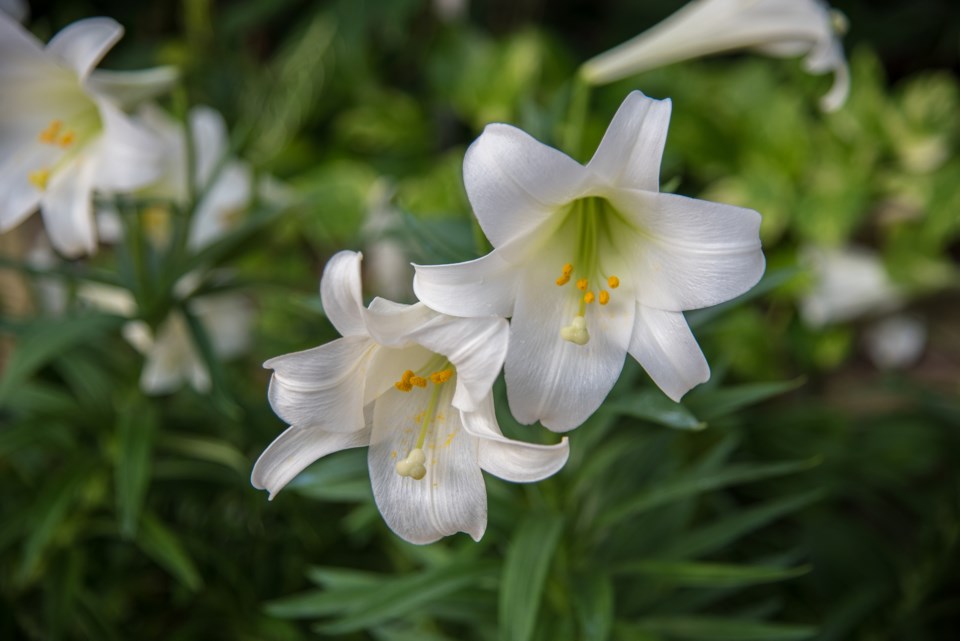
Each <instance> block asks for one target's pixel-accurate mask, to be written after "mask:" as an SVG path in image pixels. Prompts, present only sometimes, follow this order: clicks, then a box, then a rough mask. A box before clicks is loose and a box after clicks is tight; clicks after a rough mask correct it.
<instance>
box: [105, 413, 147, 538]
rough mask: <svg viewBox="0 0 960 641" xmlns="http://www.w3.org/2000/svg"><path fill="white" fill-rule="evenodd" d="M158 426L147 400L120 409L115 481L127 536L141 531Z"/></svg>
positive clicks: (129, 536) (123, 534)
mask: <svg viewBox="0 0 960 641" xmlns="http://www.w3.org/2000/svg"><path fill="white" fill-rule="evenodd" d="M156 428H157V416H156V412H155V411H154V410H153V408H152V407H151V406H150V405H147V404H146V403H142V402H134V403H131V404H130V405H128V406H127V407H126V408H123V410H122V411H120V412H119V421H118V423H117V454H116V457H117V459H116V465H115V469H116V471H115V473H114V482H115V485H116V497H117V513H118V515H119V518H120V534H121V535H122V536H123V537H124V538H132V537H133V536H134V535H135V534H136V532H137V524H138V522H139V519H140V512H141V509H142V507H143V499H144V497H145V496H146V493H147V485H148V481H149V479H150V453H151V451H152V450H153V441H154V435H155V434H156Z"/></svg>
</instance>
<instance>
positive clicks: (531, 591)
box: [499, 513, 563, 641]
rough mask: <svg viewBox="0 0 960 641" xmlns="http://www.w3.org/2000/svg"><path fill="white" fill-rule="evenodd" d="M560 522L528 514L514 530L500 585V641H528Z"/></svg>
mask: <svg viewBox="0 0 960 641" xmlns="http://www.w3.org/2000/svg"><path fill="white" fill-rule="evenodd" d="M562 529H563V520H562V519H561V518H560V516H558V515H555V514H544V513H538V514H531V515H529V516H527V517H526V518H524V519H523V520H522V521H521V522H520V525H519V527H517V529H516V531H515V533H514V536H513V540H512V541H511V542H510V547H509V549H508V550H507V555H506V558H505V559H504V566H503V578H502V580H501V585H500V606H499V611H500V638H501V639H502V640H503V641H529V639H530V638H531V637H532V636H533V631H534V630H535V629H536V622H537V613H538V612H539V610H540V600H541V598H542V596H543V587H544V583H545V581H546V578H547V570H549V568H550V561H551V560H552V559H553V553H554V550H555V549H556V547H557V543H558V541H559V540H560V533H561V531H562Z"/></svg>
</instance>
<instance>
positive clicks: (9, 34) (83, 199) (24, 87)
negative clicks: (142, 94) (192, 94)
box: [0, 12, 159, 256]
mask: <svg viewBox="0 0 960 641" xmlns="http://www.w3.org/2000/svg"><path fill="white" fill-rule="evenodd" d="M122 33H123V28H122V27H121V26H120V25H119V24H117V23H116V22H115V21H113V20H111V19H109V18H91V19H88V20H81V21H79V22H75V23H73V24H72V25H70V26H68V27H66V28H65V29H63V30H62V31H60V32H59V33H58V34H57V35H56V36H54V37H53V39H52V40H51V41H50V42H49V43H48V44H47V45H46V46H44V45H42V44H41V43H40V42H39V41H37V40H36V38H34V37H33V36H32V35H31V34H30V33H29V32H27V31H26V30H25V29H24V28H23V27H21V26H20V25H19V24H18V23H17V22H15V21H14V20H13V19H11V18H10V17H9V16H8V15H7V14H5V13H2V12H0V82H2V83H3V86H4V89H3V92H2V93H0V231H7V230H9V229H11V228H12V227H14V226H16V225H18V224H19V223H20V222H22V221H23V220H24V219H25V218H26V217H27V216H29V215H30V214H31V213H32V212H33V211H35V210H36V209H37V208H39V209H40V211H41V213H42V214H43V219H44V223H45V225H46V229H47V233H48V235H49V236H50V241H51V242H52V244H53V246H54V247H55V248H56V249H57V250H58V251H60V252H61V253H63V254H65V255H67V256H76V255H79V254H81V253H84V252H92V251H94V249H95V248H96V242H97V238H96V228H95V225H94V218H93V212H92V206H93V205H92V194H93V192H94V190H101V191H106V192H125V191H129V190H131V189H134V188H137V187H140V186H142V185H145V184H147V183H149V182H150V181H152V180H153V179H154V178H156V177H157V175H158V170H159V168H158V158H157V154H156V141H155V139H154V137H153V136H151V135H150V134H149V133H148V132H147V131H145V130H144V129H143V128H142V127H139V126H137V125H136V124H135V123H133V122H132V121H131V120H130V119H129V118H128V117H127V116H126V114H124V112H123V111H122V110H121V109H120V107H119V106H118V104H117V103H116V102H114V100H113V99H112V98H111V97H110V92H109V91H108V90H107V89H105V88H106V87H108V86H110V87H113V88H114V89H119V87H121V86H123V85H124V82H125V80H124V78H127V81H130V82H132V80H131V77H129V76H120V77H117V76H112V77H111V76H106V77H104V78H103V79H102V81H101V83H100V84H101V87H102V88H101V89H97V88H96V87H94V82H93V80H92V77H91V72H92V71H93V68H94V67H95V66H96V65H97V63H98V62H99V61H100V59H101V58H102V57H103V56H104V55H105V54H106V53H107V51H108V50H109V49H110V48H111V47H112V46H113V45H114V43H116V41H117V40H119V38H120V36H121V34H122ZM148 81H149V79H148ZM146 84H150V83H149V82H147V83H146Z"/></svg>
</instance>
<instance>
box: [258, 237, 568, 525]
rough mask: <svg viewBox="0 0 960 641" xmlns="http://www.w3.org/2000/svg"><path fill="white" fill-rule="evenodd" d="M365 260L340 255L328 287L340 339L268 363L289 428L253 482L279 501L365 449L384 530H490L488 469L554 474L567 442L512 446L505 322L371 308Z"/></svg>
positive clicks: (273, 399) (389, 306)
mask: <svg viewBox="0 0 960 641" xmlns="http://www.w3.org/2000/svg"><path fill="white" fill-rule="evenodd" d="M360 260H361V255H360V254H358V253H354V252H346V251H344V252H340V253H339V254H337V255H335V256H334V257H333V258H331V259H330V262H329V263H328V264H327V267H326V269H325V270H324V274H323V279H322V280H321V283H320V294H321V298H322V300H323V307H324V310H325V311H326V313H327V316H328V318H329V319H330V321H331V322H332V323H333V325H334V326H335V327H336V328H337V329H338V330H339V331H340V333H341V334H342V335H343V338H340V339H338V340H335V341H333V342H331V343H327V344H326V345H322V346H320V347H315V348H313V349H309V350H306V351H303V352H296V353H293V354H287V355H285V356H279V357H277V358H274V359H271V360H269V361H267V362H266V363H264V366H265V367H268V368H271V369H273V370H274V373H273V377H272V378H271V380H270V392H269V397H270V404H271V406H272V407H273V410H274V411H275V412H276V413H277V415H278V416H280V417H281V418H282V419H283V420H284V421H286V422H287V423H289V424H290V425H291V427H290V428H288V429H287V430H286V431H285V432H283V433H282V434H281V435H280V436H279V437H278V438H277V439H276V440H275V441H274V442H273V443H271V444H270V446H269V447H268V448H267V449H266V451H265V452H264V453H263V454H262V455H261V456H260V459H259V460H258V461H257V463H256V465H255V466H254V468H253V474H252V476H251V482H252V483H253V485H254V486H255V487H257V488H260V489H266V490H268V491H269V492H270V496H271V498H272V497H273V496H274V495H275V494H276V493H277V492H279V491H280V490H281V489H282V488H283V487H284V486H285V485H286V484H287V483H288V482H289V481H290V480H291V479H293V478H294V477H295V476H296V475H297V474H299V473H300V472H301V471H302V470H303V469H304V468H305V467H307V466H308V465H309V464H310V463H312V462H314V461H315V460H317V459H319V458H321V457H323V456H326V455H327V454H330V453H332V452H336V451H339V450H343V449H347V448H351V447H363V446H367V445H368V446H369V447H370V450H369V454H368V461H369V467H370V481H371V484H372V486H373V496H374V499H375V500H376V503H377V507H378V508H379V509H380V512H381V513H382V514H383V518H384V520H385V521H386V522H387V525H388V526H390V528H391V529H392V530H393V531H394V532H396V533H397V535H398V536H400V537H402V538H403V539H406V540H407V541H410V542H412V543H430V542H433V541H436V540H437V539H439V538H441V537H444V536H447V535H450V534H454V533H456V532H466V533H468V534H470V536H472V537H473V538H474V539H475V540H479V539H480V537H481V536H483V532H484V530H485V529H486V522H487V496H486V489H485V487H484V481H483V475H482V474H481V469H483V470H486V471H487V472H490V473H491V474H494V475H496V476H499V477H501V478H504V479H507V480H510V481H515V482H531V481H538V480H540V479H543V478H546V477H547V476H550V475H551V474H553V473H554V472H556V471H557V470H559V469H560V468H561V467H562V466H563V464H564V463H565V462H566V460H567V456H568V453H569V452H568V445H567V441H566V439H563V441H562V442H561V443H558V444H556V445H537V444H532V443H523V442H519V441H512V440H510V439H507V438H505V437H504V436H503V435H502V434H501V432H500V428H499V425H498V424H497V420H496V416H495V414H494V409H493V399H492V396H491V386H492V385H493V381H494V379H496V377H497V374H498V373H499V371H500V367H501V365H502V363H503V359H504V355H505V353H506V351H507V331H508V330H507V323H506V321H504V320H503V319H500V318H477V319H469V318H453V317H450V316H445V315H442V314H438V313H436V312H434V311H432V310H430V309H428V308H427V307H425V306H424V305H423V304H420V303H418V304H415V305H400V304H398V303H392V302H390V301H387V300H384V299H379V298H377V299H374V301H373V302H372V303H371V304H370V307H369V308H364V306H363V302H362V299H361V291H360Z"/></svg>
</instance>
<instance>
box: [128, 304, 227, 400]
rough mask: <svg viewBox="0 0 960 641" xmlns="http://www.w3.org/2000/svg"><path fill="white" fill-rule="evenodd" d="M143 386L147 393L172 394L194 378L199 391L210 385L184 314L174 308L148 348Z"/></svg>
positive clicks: (195, 386)
mask: <svg viewBox="0 0 960 641" xmlns="http://www.w3.org/2000/svg"><path fill="white" fill-rule="evenodd" d="M145 356H146V362H145V363H144V366H143V372H142V373H141V375H140V388H141V389H142V390H143V391H144V393H146V394H169V393H171V392H174V391H176V390H177V388H179V387H180V386H181V385H182V384H183V383H184V382H186V381H190V382H191V384H192V385H193V387H194V388H195V389H196V390H197V391H199V392H206V391H207V390H209V389H210V375H209V373H208V372H207V368H206V365H205V364H204V363H203V360H202V359H201V357H200V354H199V352H198V351H197V348H196V346H195V345H194V344H193V338H192V337H191V335H190V330H189V329H188V327H187V321H186V319H185V318H184V317H183V315H182V314H180V313H177V312H174V313H171V314H170V316H168V317H167V319H166V320H165V321H164V322H163V323H162V324H161V325H160V327H159V328H158V329H157V333H156V338H155V340H154V343H153V345H152V346H151V348H150V350H149V351H148V352H147V354H146V355H145Z"/></svg>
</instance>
